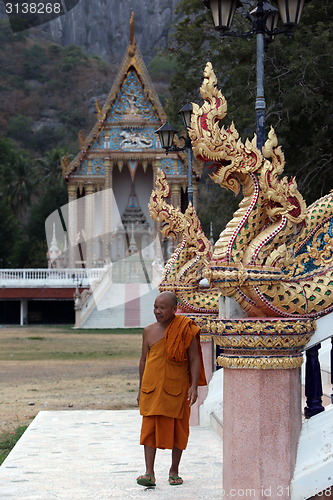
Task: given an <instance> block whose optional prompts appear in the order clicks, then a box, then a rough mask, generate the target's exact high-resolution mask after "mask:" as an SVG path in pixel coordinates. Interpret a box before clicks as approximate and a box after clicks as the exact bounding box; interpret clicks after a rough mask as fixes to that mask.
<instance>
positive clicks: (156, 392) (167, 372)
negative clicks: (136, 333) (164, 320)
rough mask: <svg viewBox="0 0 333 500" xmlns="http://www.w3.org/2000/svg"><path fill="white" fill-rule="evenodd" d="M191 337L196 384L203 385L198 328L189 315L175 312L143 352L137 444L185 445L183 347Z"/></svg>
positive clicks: (187, 414) (187, 380) (185, 367)
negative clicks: (196, 362)
mask: <svg viewBox="0 0 333 500" xmlns="http://www.w3.org/2000/svg"><path fill="white" fill-rule="evenodd" d="M194 337H196V338H197V342H198V349H199V356H200V362H201V371H200V378H199V385H206V383H207V382H206V379H205V374H204V369H203V361H202V354H201V347H200V329H199V328H198V327H197V325H196V324H195V323H194V322H193V321H192V320H191V319H189V318H187V317H185V316H175V318H174V319H173V320H172V322H171V323H170V325H169V326H168V328H167V329H166V331H165V334H164V337H163V338H162V339H161V340H159V341H158V342H156V343H155V344H154V345H153V346H151V348H150V350H149V352H148V354H147V359H146V364H145V369H144V373H143V377H142V384H141V393H140V413H141V415H142V416H143V419H142V428H141V437H140V443H141V444H146V445H148V446H151V447H153V448H163V449H164V448H169V449H172V448H174V447H177V448H179V449H181V450H184V449H185V448H186V445H187V441H188V436H189V417H190V407H189V401H188V399H187V395H188V389H189V386H190V372H189V363H188V358H187V349H188V347H189V345H190V344H191V342H192V340H193V338H194Z"/></svg>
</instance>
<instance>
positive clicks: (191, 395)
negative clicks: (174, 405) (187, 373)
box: [188, 385, 198, 406]
mask: <svg viewBox="0 0 333 500" xmlns="http://www.w3.org/2000/svg"><path fill="white" fill-rule="evenodd" d="M197 399H198V390H197V388H196V387H194V386H193V385H191V387H190V388H189V391H188V400H189V402H190V406H192V405H194V403H195V402H196V400H197Z"/></svg>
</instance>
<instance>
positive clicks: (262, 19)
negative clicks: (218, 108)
mask: <svg viewBox="0 0 333 500" xmlns="http://www.w3.org/2000/svg"><path fill="white" fill-rule="evenodd" d="M305 1H308V0H277V2H278V7H279V8H278V9H277V8H276V7H274V6H273V5H271V4H270V3H269V2H267V1H265V0H258V1H257V5H256V7H255V8H254V9H253V10H252V11H251V12H250V13H248V14H247V18H248V19H249V20H250V21H251V22H252V29H251V30H250V31H247V32H241V31H229V29H230V27H231V25H232V21H233V17H234V14H235V11H236V9H237V8H238V7H241V6H242V2H241V1H240V0H203V2H204V4H205V5H206V7H207V8H208V9H210V11H211V14H212V18H213V23H214V27H215V29H216V30H219V31H221V32H222V34H223V36H234V37H242V38H248V37H250V36H252V35H254V34H256V36H257V95H256V104H255V110H256V133H257V146H258V148H259V149H260V151H261V150H262V147H263V145H264V143H265V114H266V113H265V111H266V102H265V93H264V54H265V41H266V40H267V41H272V40H273V39H274V37H275V36H276V35H279V34H281V33H287V34H289V35H290V34H291V32H292V30H293V28H294V27H295V26H296V25H297V24H298V22H299V20H300V17H301V14H302V10H303V7H304V3H305ZM279 16H280V17H281V20H282V24H283V28H282V29H279V28H278V27H277V25H278V21H279Z"/></svg>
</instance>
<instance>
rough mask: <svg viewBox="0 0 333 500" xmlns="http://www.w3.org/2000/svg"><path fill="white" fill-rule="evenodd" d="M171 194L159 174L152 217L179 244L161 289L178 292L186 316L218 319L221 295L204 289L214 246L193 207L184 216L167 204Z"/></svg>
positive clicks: (152, 205) (153, 194) (168, 263)
mask: <svg viewBox="0 0 333 500" xmlns="http://www.w3.org/2000/svg"><path fill="white" fill-rule="evenodd" d="M169 192H170V188H169V185H168V183H167V180H166V176H165V173H164V172H162V171H161V170H159V171H158V172H157V175H156V182H155V189H154V191H153V192H152V194H151V197H150V202H149V205H148V207H149V213H150V216H151V217H152V219H154V220H155V221H156V222H158V223H159V224H160V231H161V233H162V234H163V236H165V237H171V238H172V239H174V240H176V241H177V242H178V245H177V247H176V249H175V251H174V253H173V254H172V256H171V257H170V259H169V260H168V262H167V263H166V265H165V268H164V273H163V277H162V282H161V284H160V286H159V289H160V291H164V290H171V291H173V292H175V293H176V295H177V298H178V303H179V305H180V307H181V309H182V311H183V312H185V313H190V314H204V315H212V316H216V315H217V313H218V297H219V295H220V294H221V292H220V291H219V290H218V289H212V288H203V287H201V286H200V281H201V280H202V278H203V277H204V270H205V267H206V266H207V265H208V262H209V261H210V259H211V258H212V245H211V243H210V242H209V240H208V239H207V237H206V236H205V234H204V232H203V230H202V228H201V223H200V220H199V218H198V216H197V214H196V211H195V209H194V207H193V206H192V204H191V203H190V204H189V206H188V207H187V209H186V211H185V213H182V212H181V211H180V209H179V208H175V207H174V206H173V205H169V204H168V203H167V202H166V201H165V199H166V198H167V197H168V196H169Z"/></svg>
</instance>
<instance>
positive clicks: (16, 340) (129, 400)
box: [0, 326, 142, 440]
mask: <svg viewBox="0 0 333 500" xmlns="http://www.w3.org/2000/svg"><path fill="white" fill-rule="evenodd" d="M141 332H142V330H141V329H131V330H129V329H123V330H122V329H118V330H74V329H72V328H70V327H54V326H50V327H48V326H28V327H0V435H1V434H2V433H8V432H9V433H12V432H15V430H16V428H18V427H21V426H25V425H28V424H29V423H30V422H31V420H32V419H33V418H34V417H35V416H36V415H37V413H38V412H39V411H43V410H47V411H52V410H72V411H73V410H84V409H89V410H91V409H96V410H99V409H128V408H134V407H136V395H137V390H138V364H139V357H140V353H141ZM9 437H10V436H9ZM4 440H6V436H5V438H4Z"/></svg>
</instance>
